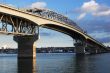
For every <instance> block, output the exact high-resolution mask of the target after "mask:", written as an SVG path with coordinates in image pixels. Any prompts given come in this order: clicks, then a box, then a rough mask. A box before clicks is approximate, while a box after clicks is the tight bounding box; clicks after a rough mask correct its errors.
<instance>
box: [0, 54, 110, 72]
mask: <svg viewBox="0 0 110 73" xmlns="http://www.w3.org/2000/svg"><path fill="white" fill-rule="evenodd" d="M109 56H110V53H106V54H97V55H85V56H75V55H74V54H69V53H68V54H65V53H58V54H57V53H55V54H53V53H52V54H51V53H50V54H49V53H48V54H45V53H41V54H37V57H36V58H37V59H34V60H32V59H18V60H17V56H16V55H9V54H8V55H6V56H3V55H0V73H110V64H109V63H110V58H109ZM36 60H37V61H36ZM17 61H18V62H17ZM36 63H37V65H36ZM17 65H18V69H17ZM36 66H37V68H36ZM36 69H37V70H36Z"/></svg>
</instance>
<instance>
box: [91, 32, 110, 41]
mask: <svg viewBox="0 0 110 73" xmlns="http://www.w3.org/2000/svg"><path fill="white" fill-rule="evenodd" d="M89 35H91V36H93V37H94V38H98V39H103V38H109V37H110V34H109V33H107V32H100V31H99V32H98V31H96V32H93V33H91V34H89Z"/></svg>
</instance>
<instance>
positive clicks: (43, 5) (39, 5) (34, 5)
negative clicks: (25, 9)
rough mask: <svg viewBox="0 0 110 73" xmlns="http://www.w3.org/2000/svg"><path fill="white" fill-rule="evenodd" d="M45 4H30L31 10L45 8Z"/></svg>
mask: <svg viewBox="0 0 110 73" xmlns="http://www.w3.org/2000/svg"><path fill="white" fill-rule="evenodd" d="M46 6H47V4H46V3H45V2H35V3H32V5H31V8H45V7H46Z"/></svg>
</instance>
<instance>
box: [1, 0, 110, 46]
mask: <svg viewBox="0 0 110 73" xmlns="http://www.w3.org/2000/svg"><path fill="white" fill-rule="evenodd" d="M0 2H2V3H6V4H9V5H11V6H15V7H19V8H30V7H31V8H33V7H42V8H48V9H51V10H54V11H56V12H59V13H61V14H64V15H66V16H68V17H69V18H71V19H72V20H73V21H75V22H76V23H77V24H78V25H79V26H80V27H81V28H83V29H84V30H86V31H87V32H88V34H89V35H91V36H92V37H94V38H95V39H97V40H99V41H101V42H102V43H104V44H105V45H109V46H110V0H0ZM40 31H41V32H40V33H41V36H40V40H39V41H37V45H38V46H39V47H43V46H73V39H72V38H70V37H69V36H67V35H64V34H62V33H59V32H56V31H52V30H49V29H44V28H40ZM50 38H51V39H50ZM50 43H51V44H50ZM56 43H57V44H56Z"/></svg>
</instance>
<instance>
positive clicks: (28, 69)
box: [18, 59, 36, 73]
mask: <svg viewBox="0 0 110 73" xmlns="http://www.w3.org/2000/svg"><path fill="white" fill-rule="evenodd" d="M18 73H36V59H18Z"/></svg>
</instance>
